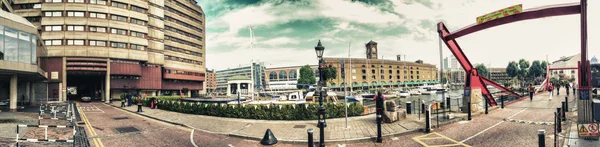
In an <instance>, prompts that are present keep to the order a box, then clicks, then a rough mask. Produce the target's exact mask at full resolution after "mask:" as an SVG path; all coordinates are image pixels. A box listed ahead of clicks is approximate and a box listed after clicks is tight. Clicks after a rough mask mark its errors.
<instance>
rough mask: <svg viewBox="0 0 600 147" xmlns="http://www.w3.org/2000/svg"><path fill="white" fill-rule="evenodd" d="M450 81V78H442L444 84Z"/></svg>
mask: <svg viewBox="0 0 600 147" xmlns="http://www.w3.org/2000/svg"><path fill="white" fill-rule="evenodd" d="M449 81H450V78H448V77H444V78H442V83H444V84H446V83H448V82H449Z"/></svg>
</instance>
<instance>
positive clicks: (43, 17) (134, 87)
mask: <svg viewBox="0 0 600 147" xmlns="http://www.w3.org/2000/svg"><path fill="white" fill-rule="evenodd" d="M12 8H13V9H15V10H14V11H15V12H14V13H15V14H18V15H21V16H23V17H25V18H26V19H27V20H29V21H30V22H31V23H33V24H34V25H35V26H36V27H37V30H38V31H40V32H41V39H42V40H43V41H44V43H45V45H46V46H47V49H48V54H47V57H46V58H45V60H47V62H46V64H47V66H48V70H47V72H49V79H48V82H49V83H48V89H49V90H48V91H49V97H51V98H60V100H65V99H66V98H67V96H68V97H69V98H78V97H81V96H90V97H92V98H97V99H100V98H104V99H105V100H107V98H109V97H119V95H120V94H121V93H123V92H125V91H129V92H140V93H147V94H149V95H174V94H177V93H179V91H183V92H184V95H186V94H187V95H188V96H193V95H195V94H198V93H199V91H201V90H203V88H204V87H203V85H204V84H203V82H204V81H205V69H206V68H205V49H204V46H205V42H204V40H203V39H204V38H205V34H204V32H203V31H204V27H205V26H204V20H205V19H204V15H203V10H202V9H201V8H200V6H198V5H197V4H196V1H194V0H147V1H145V0H22V1H14V3H13V4H12ZM67 89H69V90H67Z"/></svg>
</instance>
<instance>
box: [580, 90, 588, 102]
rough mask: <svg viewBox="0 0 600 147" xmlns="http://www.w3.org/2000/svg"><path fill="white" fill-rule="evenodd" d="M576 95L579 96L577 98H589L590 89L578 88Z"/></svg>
mask: <svg viewBox="0 0 600 147" xmlns="http://www.w3.org/2000/svg"><path fill="white" fill-rule="evenodd" d="M578 96H579V100H590V91H589V90H580V91H579V95H578Z"/></svg>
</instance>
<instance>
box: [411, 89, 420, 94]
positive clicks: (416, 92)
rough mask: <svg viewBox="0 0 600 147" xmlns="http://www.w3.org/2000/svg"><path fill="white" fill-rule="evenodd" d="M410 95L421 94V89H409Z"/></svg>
mask: <svg viewBox="0 0 600 147" xmlns="http://www.w3.org/2000/svg"><path fill="white" fill-rule="evenodd" d="M408 93H409V94H410V95H421V91H420V90H419V89H411V90H409V91H408Z"/></svg>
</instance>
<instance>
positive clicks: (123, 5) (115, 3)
mask: <svg viewBox="0 0 600 147" xmlns="http://www.w3.org/2000/svg"><path fill="white" fill-rule="evenodd" d="M111 5H112V6H113V7H119V8H123V9H127V4H125V3H119V2H111Z"/></svg>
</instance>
